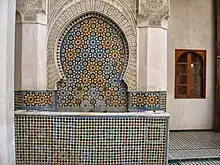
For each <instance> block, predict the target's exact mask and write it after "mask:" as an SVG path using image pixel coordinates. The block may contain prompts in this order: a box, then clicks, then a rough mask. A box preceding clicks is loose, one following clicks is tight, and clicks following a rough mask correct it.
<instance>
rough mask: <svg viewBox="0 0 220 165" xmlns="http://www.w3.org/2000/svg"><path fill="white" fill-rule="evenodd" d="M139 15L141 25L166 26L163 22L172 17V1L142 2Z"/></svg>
mask: <svg viewBox="0 0 220 165" xmlns="http://www.w3.org/2000/svg"><path fill="white" fill-rule="evenodd" d="M138 14H139V18H138V22H139V24H141V23H142V24H144V25H145V26H166V25H163V21H165V20H167V19H168V17H169V15H170V0H140V1H139V10H138ZM143 22H144V23H143Z"/></svg>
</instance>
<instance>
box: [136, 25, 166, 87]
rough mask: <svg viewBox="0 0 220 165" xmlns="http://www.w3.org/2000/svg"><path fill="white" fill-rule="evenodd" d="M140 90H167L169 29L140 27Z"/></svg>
mask: <svg viewBox="0 0 220 165" xmlns="http://www.w3.org/2000/svg"><path fill="white" fill-rule="evenodd" d="M137 66H138V90H142V91H166V90H167V29H163V28H151V27H139V28H138V65H137Z"/></svg>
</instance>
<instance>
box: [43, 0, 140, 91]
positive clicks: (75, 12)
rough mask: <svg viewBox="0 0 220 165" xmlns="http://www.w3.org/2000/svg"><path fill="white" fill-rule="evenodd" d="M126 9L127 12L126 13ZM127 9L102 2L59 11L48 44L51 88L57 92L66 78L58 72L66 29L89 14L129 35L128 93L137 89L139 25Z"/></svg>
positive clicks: (89, 0) (125, 77)
mask: <svg viewBox="0 0 220 165" xmlns="http://www.w3.org/2000/svg"><path fill="white" fill-rule="evenodd" d="M122 8H123V10H122ZM126 8H127V6H126V5H124V6H120V7H119V8H117V6H114V5H112V4H109V3H107V2H105V1H101V0H86V1H84V0H81V1H77V2H72V4H69V3H68V6H65V7H63V8H62V9H57V13H59V14H56V15H57V16H56V18H55V19H54V21H53V22H51V23H50V25H49V33H48V42H47V66H48V67H47V87H48V89H56V88H57V87H56V84H57V82H58V81H59V79H61V78H63V77H62V72H60V69H59V68H58V63H57V62H58V60H57V57H56V55H57V49H56V48H57V45H58V42H59V39H60V36H61V35H62V33H63V31H64V30H65V28H66V27H67V26H68V25H69V24H70V23H71V22H72V20H75V19H77V18H79V17H80V16H82V15H85V14H87V13H98V14H100V15H102V16H105V17H107V18H109V19H110V20H112V21H113V22H114V23H115V24H116V25H117V26H118V27H120V29H121V30H122V32H123V33H124V35H125V38H126V40H127V42H128V49H129V56H128V65H127V68H126V69H125V72H124V75H123V80H124V81H125V83H126V84H127V86H128V90H129V91H132V90H136V89H137V81H136V79H137V71H136V68H137V67H136V59H137V57H136V56H137V55H136V28H135V27H136V23H135V20H134V19H133V18H132V17H133V16H132V14H131V13H129V12H128V11H129V10H126Z"/></svg>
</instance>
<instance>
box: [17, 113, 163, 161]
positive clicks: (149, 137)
mask: <svg viewBox="0 0 220 165" xmlns="http://www.w3.org/2000/svg"><path fill="white" fill-rule="evenodd" d="M166 129H167V118H149V117H138V118H137V117H132V116H129V117H126V116H125V117H117V116H114V117H103V116H102V117H98V116H96V117H92V116H90V117H85V116H84V117H82V116H75V117H74V116H30V115H15V143H16V164H17V165H30V164H40V165H48V164H63V165H68V164H69V165H79V164H81V165H92V164H94V165H116V164H120V165H129V164H131V165H164V164H165V161H166V158H165V155H166V144H167V143H166V141H167V132H166Z"/></svg>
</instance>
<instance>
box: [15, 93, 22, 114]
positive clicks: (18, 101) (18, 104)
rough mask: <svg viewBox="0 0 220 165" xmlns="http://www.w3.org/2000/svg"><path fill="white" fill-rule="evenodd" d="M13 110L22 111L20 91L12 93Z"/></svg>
mask: <svg viewBox="0 0 220 165" xmlns="http://www.w3.org/2000/svg"><path fill="white" fill-rule="evenodd" d="M14 108H15V110H21V109H22V91H15V92H14Z"/></svg>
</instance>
